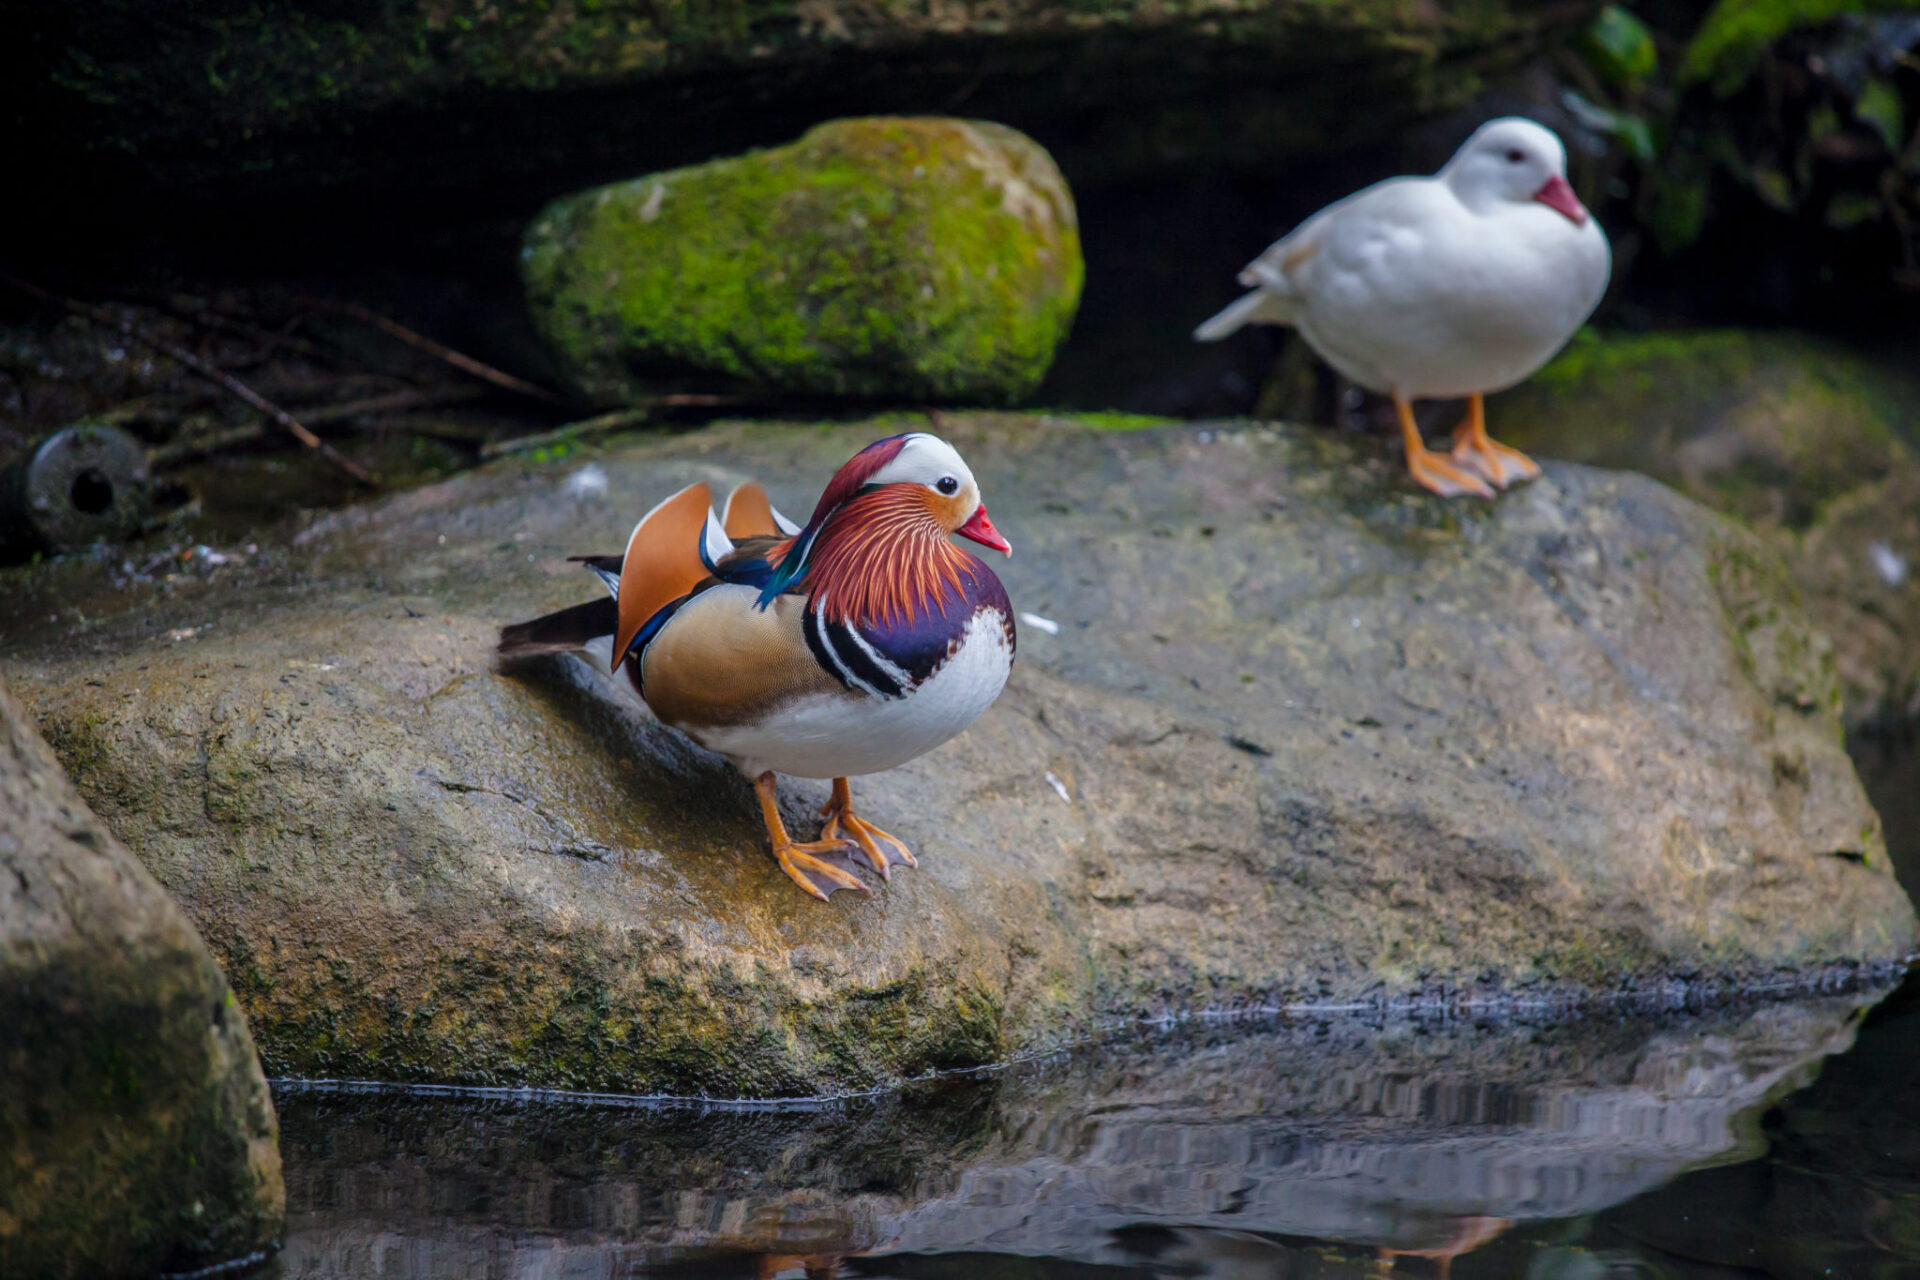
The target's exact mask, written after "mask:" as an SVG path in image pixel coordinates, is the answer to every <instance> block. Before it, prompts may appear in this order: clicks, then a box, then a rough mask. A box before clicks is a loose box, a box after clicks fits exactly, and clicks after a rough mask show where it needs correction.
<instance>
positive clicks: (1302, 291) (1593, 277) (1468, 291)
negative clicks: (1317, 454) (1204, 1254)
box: [1193, 116, 1612, 498]
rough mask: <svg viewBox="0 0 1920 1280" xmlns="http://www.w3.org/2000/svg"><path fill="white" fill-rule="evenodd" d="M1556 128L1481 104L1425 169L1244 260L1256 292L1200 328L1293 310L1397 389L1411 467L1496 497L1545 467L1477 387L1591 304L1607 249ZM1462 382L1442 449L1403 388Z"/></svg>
mask: <svg viewBox="0 0 1920 1280" xmlns="http://www.w3.org/2000/svg"><path fill="white" fill-rule="evenodd" d="M1566 172H1567V155H1566V151H1565V149H1564V148H1563V147H1562V146H1561V145H1560V139H1559V138H1557V137H1555V136H1554V135H1553V133H1552V131H1551V130H1549V129H1547V128H1545V127H1543V126H1541V125H1539V124H1536V123H1534V122H1533V121H1531V120H1523V119H1520V118H1519V117H1514V116H1509V117H1506V118H1504V119H1500V120H1490V121H1488V122H1487V123H1486V124H1483V125H1481V126H1480V128H1479V129H1477V130H1476V131H1475V132H1474V135H1473V136H1472V137H1471V138H1468V139H1467V141H1466V143H1465V145H1463V146H1462V147H1461V148H1460V150H1458V151H1456V152H1455V153H1454V155H1453V158H1452V159H1451V160H1449V161H1447V163H1446V167H1445V168H1443V169H1441V170H1440V172H1438V173H1436V174H1434V175H1433V176H1432V177H1430V178H1389V179H1387V180H1386V181H1385V182H1378V183H1375V184H1374V185H1373V186H1371V187H1367V188H1366V189H1364V190H1362V191H1356V192H1355V193H1354V194H1352V195H1350V196H1348V197H1346V198H1345V199H1344V200H1339V201H1336V202H1335V203H1333V204H1330V205H1328V206H1327V207H1326V208H1324V209H1322V210H1321V211H1320V212H1318V213H1316V214H1314V215H1313V216H1312V217H1311V218H1308V219H1307V220H1306V221H1305V222H1303V223H1301V224H1300V225H1299V226H1298V227H1297V228H1295V229H1294V231H1293V233H1292V234H1291V235H1288V236H1287V237H1285V238H1284V239H1282V240H1280V241H1279V242H1277V243H1276V244H1274V245H1273V246H1272V247H1271V248H1269V249H1268V250H1267V251H1266V252H1265V253H1263V254H1261V255H1260V256H1259V257H1258V258H1255V259H1254V260H1253V261H1252V262H1251V263H1250V264H1248V266H1247V269H1246V270H1244V271H1242V272H1241V273H1240V283H1241V284H1243V285H1250V286H1252V287H1253V292H1252V293H1249V294H1248V295H1246V296H1245V297H1244V298H1241V299H1240V300H1239V301H1238V302H1235V303H1234V304H1233V305H1232V306H1230V307H1228V308H1227V309H1226V310H1224V311H1222V312H1221V313H1220V314H1219V315H1217V316H1214V317H1213V318H1212V319H1211V320H1208V321H1207V322H1206V323H1205V324H1203V325H1201V326H1200V327H1199V328H1198V329H1196V330H1194V335H1193V336H1194V337H1195V338H1197V339H1199V340H1200V341H1202V342H1212V341H1214V340H1216V339H1219V338H1224V337H1226V336H1227V335H1228V334H1230V333H1232V332H1233V331H1234V330H1236V329H1238V328H1240V326H1241V325H1244V324H1290V325H1293V326H1294V327H1296V328H1297V329H1299V330H1300V332H1301V334H1302V335H1304V336H1305V337H1306V340H1307V342H1308V343H1309V345H1311V346H1312V347H1313V349H1314V350H1315V351H1317V352H1318V353H1319V354H1320V356H1321V357H1322V358H1323V359H1324V360H1326V362H1327V363H1328V364H1331V365H1332V366H1333V367H1334V368H1335V369H1338V370H1339V371H1340V372H1341V373H1343V374H1345V375H1346V376H1347V377H1348V378H1350V379H1352V380H1353V381H1354V382H1357V383H1359V384H1360V385H1361V386H1363V387H1366V388H1368V389H1370V390H1373V391H1378V392H1382V393H1385V394H1388V395H1391V396H1392V397H1393V402H1394V407H1395V408H1396V409H1397V410H1398V411H1399V415H1400V430H1401V433H1402V435H1403V436H1404V437H1405V439H1406V448H1407V469H1408V470H1409V471H1411V472H1412V473H1413V478H1414V479H1415V480H1418V481H1419V482H1420V483H1421V484H1423V485H1425V486H1426V487H1427V488H1429V489H1431V490H1433V491H1434V492H1435V493H1438V494H1441V495H1443V496H1447V497H1452V496H1454V495H1457V494H1463V493H1473V494H1479V495H1480V496H1481V497H1487V498H1490V497H1492V496H1493V490H1492V489H1491V488H1489V487H1488V486H1489V484H1492V485H1498V486H1500V487H1501V488H1505V487H1506V486H1507V485H1508V484H1511V483H1512V482H1514V481H1515V480H1524V479H1528V478H1531V477H1533V476H1536V475H1538V474H1540V468H1539V467H1537V466H1536V465H1534V463H1533V460H1532V459H1530V458H1528V457H1527V456H1526V455H1525V454H1523V453H1521V452H1520V451H1519V450H1517V449H1510V448H1508V447H1507V446H1506V445H1502V444H1496V443H1495V442H1494V441H1492V440H1490V439H1488V437H1487V425H1486V411H1485V407H1484V405H1483V404H1482V402H1481V397H1482V396H1483V395H1484V394H1486V393H1487V392H1491V391H1501V390H1504V389H1505V388H1507V387H1510V386H1512V385H1514V384H1515V383H1517V382H1520V381H1521V380H1523V379H1524V378H1526V377H1527V376H1528V375H1529V374H1531V373H1533V371H1534V370H1536V369H1538V368H1539V367H1540V366H1541V365H1543V364H1545V363H1546V362H1547V360H1548V359H1549V358H1551V357H1552V356H1553V354H1554V353H1555V352H1556V351H1558V350H1559V349H1560V348H1561V347H1562V346H1564V345H1565V344H1566V342H1567V339H1569V338H1571V337H1572V336H1573V332H1574V330H1575V329H1577V328H1579V327H1580V323H1581V322H1582V321H1583V320H1585V319H1586V318H1587V317H1588V316H1589V315H1591V314H1592V313H1593V309H1594V307H1596V306H1598V305H1599V303H1600V296H1601V294H1603V293H1604V292H1605V291H1606V287H1607V277H1608V275H1609V273H1610V272H1611V269H1612V259H1611V255H1610V253H1609V251H1608V248H1607V237H1606V235H1605V234H1604V233H1603V232H1602V231H1601V230H1600V227H1599V224H1598V223H1596V222H1595V221H1594V220H1593V218H1592V217H1591V216H1589V215H1588V213H1587V211H1586V209H1585V208H1583V207H1582V206H1581V204H1580V201H1579V198H1578V197H1576V196H1575V195H1574V194H1573V188H1572V187H1570V186H1568V185H1567V178H1566ZM1453 396H1466V397H1467V398H1468V400H1467V417H1466V420H1465V421H1464V422H1462V423H1461V424H1460V426H1459V427H1458V428H1456V429H1455V431H1454V436H1453V450H1452V453H1451V454H1450V455H1448V456H1446V457H1442V456H1440V455H1438V454H1435V453H1433V452H1431V451H1430V450H1429V449H1428V448H1427V447H1426V444H1425V443H1424V442H1423V441H1422V440H1421V438H1420V431H1419V428H1418V427H1417V426H1416V425H1415V423H1414V418H1413V408H1412V403H1411V402H1412V401H1414V400H1419V399H1428V398H1443V397H1453Z"/></svg>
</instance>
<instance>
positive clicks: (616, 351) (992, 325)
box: [521, 118, 1084, 403]
mask: <svg viewBox="0 0 1920 1280" xmlns="http://www.w3.org/2000/svg"><path fill="white" fill-rule="evenodd" d="M521 272H522V276H523V278H524V280H525V283H526V290H527V304H528V307H529V309H530V311H531V312H532V314H533V318H534V322H535V324H536V325H537V326H538V328H539V330H540V333H541V335H542V337H544V338H545V339H546V342H547V345H548V347H549V348H550V349H551V350H552V352H553V355H554V357H555V360H556V362H557V363H558V365H559V367H560V369H561V372H562V373H563V375H564V376H565V377H566V378H567V379H568V381H569V382H571V384H572V385H573V386H574V388H575V389H576V390H577V391H579V392H580V394H582V395H584V396H586V397H588V398H589V399H592V400H595V401H599V402H602V403H618V402H625V401H635V400H643V399H645V398H646V397H647V396H648V395H650V394H655V393H658V392H660V391H663V390H671V389H675V388H679V387H685V386H691V387H698V388H701V389H705V390H715V389H735V388H744V389H753V390H760V391H783V392H788V393H799V394H803V395H826V396H855V397H865V398H872V399H896V400H920V401H963V402H976V403H1006V402H1009V401H1013V400H1017V399H1019V398H1020V397H1021V396H1022V395H1024V394H1026V393H1027V392H1029V391H1031V390H1033V388H1034V387H1035V386H1037V385H1038V384H1039V382H1040V379H1041V377H1042V376H1044V375H1045V373H1046V371H1047V366H1048V364H1049V363H1051V362H1052V359H1053V352H1054V348H1055V347H1057V346H1058V345H1059V344H1060V342H1061V340H1062V339H1063V338H1065V337H1066V335H1067V330H1068V328H1069V327H1070V326H1071V325H1072V323H1073V313H1074V308H1075V307H1076V306H1077V305H1078V303H1079V299H1080V283H1081V278H1082V275H1083V273H1084V269H1083V266H1082V264H1081V260H1080V236H1079V229H1078V226H1077V224H1076V222H1075V218H1074V208H1073V197H1072V196H1071V195H1070V194H1069V193H1068V191H1067V185H1066V181H1065V180H1064V179H1063V178H1061V176H1060V171H1059V170H1058V169H1056V168H1055V167H1054V164H1053V161H1052V160H1051V159H1050V158H1049V157H1048V155H1047V153H1046V152H1045V151H1044V150H1042V149H1041V148H1040V147H1039V146H1038V145H1037V144H1036V143H1034V142H1033V141H1032V140H1031V139H1029V138H1026V137H1024V136H1022V135H1021V134H1019V133H1016V132H1015V131H1014V130H1012V129H1007V128H1003V127H1001V126H999V125H994V124H987V123H984V122H980V121H966V120H938V119H888V118H869V119H858V120H838V121H834V122H832V123H829V124H824V125H821V126H819V127H818V128H815V129H813V130H811V131H809V132H808V133H807V135H806V136H805V137H803V138H801V139H800V140H799V141H798V142H795V143H793V144H791V145H789V146H785V147H776V148H774V149H772V150H768V151H758V152H753V153H750V154H748V155H744V156H738V157H734V158H731V159H726V160H717V161H714V162H712V163H710V164H703V165H699V166H696V167H694V168H690V169H676V170H673V171H672V172H668V173H658V174H652V175H649V176H647V177H644V178H636V179H634V180H632V181H630V182H622V183H617V184H615V185H613V186H608V187H599V188H596V189H594V190H591V191H583V192H580V193H579V194H577V195H573V196H569V197H567V198H565V199H563V200H559V201H556V202H555V203H553V204H552V205H549V206H548V207H547V208H546V209H544V210H543V211H542V212H541V213H540V214H539V216H538V217H536V218H535V219H534V220H533V223H532V224H531V225H530V226H529V227H528V228H527V233H526V238H525V243H524V247H523V249H522V251H521Z"/></svg>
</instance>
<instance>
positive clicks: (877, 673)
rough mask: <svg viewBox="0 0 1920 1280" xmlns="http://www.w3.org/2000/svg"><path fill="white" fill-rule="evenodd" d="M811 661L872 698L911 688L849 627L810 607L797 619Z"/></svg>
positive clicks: (898, 671)
mask: <svg viewBox="0 0 1920 1280" xmlns="http://www.w3.org/2000/svg"><path fill="white" fill-rule="evenodd" d="M800 629H801V631H802V632H804V633H805V635H806V637H807V648H808V649H810V650H812V651H813V660H814V661H815V662H817V663H819V664H820V666H821V667H822V668H823V669H824V670H825V671H826V673H827V674H828V675H830V676H832V677H833V678H834V679H836V680H838V681H839V682H840V683H841V684H842V685H843V686H845V687H846V688H849V689H859V690H862V691H863V692H866V693H870V694H872V695H873V696H874V697H876V698H901V697H905V696H906V695H907V694H908V693H910V692H912V690H913V677H911V676H909V675H908V674H907V673H906V672H905V671H903V670H901V669H900V667H899V666H897V665H896V664H894V663H893V662H890V661H888V660H887V659H886V658H885V657H883V656H881V654H880V653H879V652H878V651H877V650H876V649H874V647H873V646H872V645H871V644H869V643H867V639H866V637H865V636H863V635H861V634H860V633H859V632H858V631H856V630H854V629H853V628H852V627H849V626H845V625H843V624H841V623H838V622H828V621H826V620H825V619H824V618H822V617H821V616H820V615H819V614H818V613H817V612H815V611H814V610H812V609H809V610H807V612H806V615H805V617H804V618H803V619H802V620H801V623H800Z"/></svg>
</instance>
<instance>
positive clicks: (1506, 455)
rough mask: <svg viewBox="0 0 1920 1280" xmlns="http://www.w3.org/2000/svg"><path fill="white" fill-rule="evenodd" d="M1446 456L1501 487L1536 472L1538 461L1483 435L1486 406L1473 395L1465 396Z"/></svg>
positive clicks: (1526, 478)
mask: <svg viewBox="0 0 1920 1280" xmlns="http://www.w3.org/2000/svg"><path fill="white" fill-rule="evenodd" d="M1448 456H1449V457H1450V458H1452V459H1453V461H1454V462H1455V463H1456V464H1457V465H1459V466H1460V467H1462V468H1464V469H1465V470H1467V471H1471V472H1472V473H1473V474H1475V475H1477V476H1479V477H1481V478H1482V479H1484V480H1487V481H1489V482H1490V483H1492V484H1494V485H1497V486H1499V487H1500V488H1502V489H1504V488H1506V487H1507V486H1508V485H1510V484H1515V483H1518V482H1519V481H1521V480H1531V479H1533V478H1534V477H1535V476H1537V475H1539V474H1540V464H1539V463H1537V462H1535V461H1534V460H1533V459H1532V458H1529V457H1528V456H1527V455H1526V454H1524V453H1522V452H1520V451H1519V450H1518V449H1514V448H1510V447H1508V446H1507V445H1504V444H1501V443H1500V442H1499V441H1497V440H1494V439H1493V438H1492V437H1490V436H1489V435H1487V410H1486V405H1485V403H1484V402H1483V401H1482V399H1481V398H1480V397H1479V396H1477V395H1476V396H1469V397H1468V398H1467V416H1466V417H1465V418H1464V419H1462V420H1461V423H1460V425H1459V426H1457V427H1455V428H1454V429H1453V450H1452V452H1451V453H1449V454H1448Z"/></svg>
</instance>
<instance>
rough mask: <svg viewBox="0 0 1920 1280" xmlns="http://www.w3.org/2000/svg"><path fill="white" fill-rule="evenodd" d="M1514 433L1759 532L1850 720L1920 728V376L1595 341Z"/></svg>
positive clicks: (1819, 357)
mask: <svg viewBox="0 0 1920 1280" xmlns="http://www.w3.org/2000/svg"><path fill="white" fill-rule="evenodd" d="M1487 412H1488V415H1489V421H1490V422H1491V424H1492V428H1493V430H1494V432H1495V434H1496V435H1498V436H1500V437H1501V438H1502V439H1507V440H1511V441H1512V442H1513V443H1514V444H1516V445H1518V446H1520V447H1522V448H1525V449H1528V450H1532V451H1536V452H1539V453H1541V454H1544V455H1546V456H1548V457H1556V458H1568V459H1572V460H1575V461H1579V462H1587V463H1592V464H1595V465H1598V466H1606V467H1626V468H1631V469H1632V470H1635V471H1640V472H1643V473H1645V474H1647V475H1650V476H1654V477H1656V478H1657V479H1660V480H1662V481H1665V482H1666V483H1668V484H1670V485H1673V486H1674V487H1675V488H1677V489H1679V490H1680V491H1681V492H1683V493H1685V494H1687V495H1688V496H1690V497H1692V498H1695V499H1697V500H1698V501H1700V502H1703V503H1705V504H1706V505H1708V506H1710V507H1713V508H1715V509H1717V510H1719V511H1722V512H1725V513H1726V514H1728V515H1730V516H1733V517H1735V518H1736V519H1738V520H1740V521H1742V522H1743V523H1745V524H1746V525H1747V526H1748V527H1749V528H1751V529H1753V530H1755V531H1756V532H1757V533H1759V534H1760V535H1761V536H1762V537H1763V538H1764V539H1765V540H1766V541H1767V542H1769V543H1770V544H1771V545H1772V546H1773V547H1774V548H1775V549H1776V550H1777V551H1778V552H1779V553H1780V554H1781V555H1782V556H1783V557H1784V559H1785V561H1786V563H1787V564H1788V565H1789V566H1790V567H1791V569H1792V572H1793V577H1794V579H1795V582H1796V583H1797V593H1798V594H1799V596H1800V597H1801V598H1802V599H1803V600H1804V603H1805V607H1806V609H1807V611H1808V613H1809V614H1810V615H1811V616H1812V618H1813V619H1814V621H1815V622H1816V623H1817V624H1818V625H1819V626H1820V627H1821V628H1823V629H1824V630H1825V631H1826V633H1827V634H1828V635H1829V636H1831V637H1832V639H1833V643H1834V656H1835V660H1836V662H1837V664H1838V670H1839V673H1840V679H1841V687H1842V689H1843V691H1844V695H1845V707H1846V718H1847V720H1848V722H1849V723H1850V724H1859V723H1862V722H1864V721H1868V720H1872V719H1875V718H1879V717H1892V718H1907V717H1911V716H1914V715H1920V455H1916V445H1920V376H1917V375H1916V374H1915V373H1914V371H1913V369H1912V366H1911V362H1910V361H1908V360H1907V358H1906V356H1905V355H1904V353H1902V354H1900V355H1898V356H1893V357H1889V358H1884V359H1883V358H1876V357H1875V356H1874V355H1872V354H1868V353H1864V352H1862V351H1861V350H1859V349H1850V348H1847V347H1843V346H1840V345H1838V344H1835V343H1832V342H1829V341H1824V340H1821V339H1817V338H1812V337H1808V336H1805V335H1802V334H1796V333H1791V332H1749V331H1744V330H1730V329H1721V330H1703V331H1693V332H1654V333H1644V334H1635V335H1612V336H1609V335H1601V334H1598V333H1595V332H1591V331H1588V332H1584V333H1582V334H1581V335H1580V336H1579V337H1578V338H1576V339H1575V341H1574V342H1573V343H1572V344H1571V345H1570V346H1569V347H1568V348H1567V350H1566V351H1565V352H1564V353H1563V354H1562V355H1561V356H1560V357H1559V358H1558V359H1556V360H1554V361H1553V363H1551V364H1549V365H1548V366H1547V367H1546V368H1545V369H1543V370H1541V371H1540V373H1539V374H1538V375H1536V376H1535V377H1534V378H1533V379H1532V380H1531V381H1530V382H1527V383H1525V384H1523V385H1521V386H1520V387H1518V388H1516V389H1515V390H1513V391H1510V392H1507V393H1505V394H1503V395H1500V396H1496V397H1494V399H1493V400H1491V401H1490V402H1489V403H1488V409H1487Z"/></svg>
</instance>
